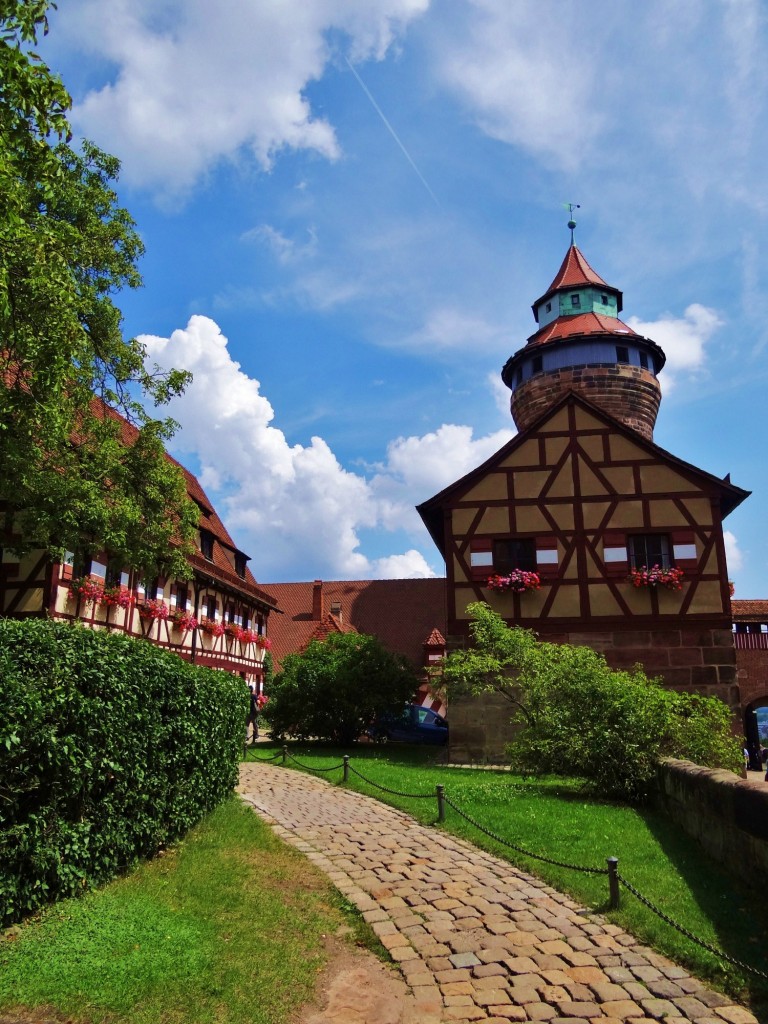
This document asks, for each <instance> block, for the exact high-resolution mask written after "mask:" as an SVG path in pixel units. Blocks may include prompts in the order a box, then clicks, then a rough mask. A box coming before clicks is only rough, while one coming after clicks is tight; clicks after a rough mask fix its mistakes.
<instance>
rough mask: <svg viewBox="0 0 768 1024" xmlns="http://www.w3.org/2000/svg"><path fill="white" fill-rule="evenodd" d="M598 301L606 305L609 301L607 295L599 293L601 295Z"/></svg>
mask: <svg viewBox="0 0 768 1024" xmlns="http://www.w3.org/2000/svg"><path fill="white" fill-rule="evenodd" d="M600 301H601V302H602V304H603V305H604V306H607V305H608V301H609V300H608V296H607V295H601V296H600Z"/></svg>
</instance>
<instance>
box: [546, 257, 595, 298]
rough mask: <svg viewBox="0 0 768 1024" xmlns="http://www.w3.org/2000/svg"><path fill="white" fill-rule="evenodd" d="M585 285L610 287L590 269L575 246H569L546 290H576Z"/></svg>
mask: <svg viewBox="0 0 768 1024" xmlns="http://www.w3.org/2000/svg"><path fill="white" fill-rule="evenodd" d="M585 284H597V285H603V286H605V287H606V288H609V287H610V285H609V284H608V282H607V281H604V280H603V279H602V277H600V275H599V274H597V273H595V271H594V270H593V269H592V267H590V265H589V264H588V263H587V261H586V260H585V259H584V256H583V254H582V253H581V251H580V250H579V249H577V247H576V246H575V245H571V246H570V248H569V249H568V252H567V253H566V254H565V259H564V260H563V262H562V264H561V266H560V269H559V270H558V272H557V273H556V274H555V279H554V281H553V282H552V284H551V285H550V286H549V288H548V289H547V294H549V292H554V291H557V289H558V288H578V287H580V286H581V285H585Z"/></svg>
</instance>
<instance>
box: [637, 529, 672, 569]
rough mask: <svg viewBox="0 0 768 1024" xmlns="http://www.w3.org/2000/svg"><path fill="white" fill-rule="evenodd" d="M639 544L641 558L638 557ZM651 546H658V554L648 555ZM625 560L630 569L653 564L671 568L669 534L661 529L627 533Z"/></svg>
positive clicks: (650, 566)
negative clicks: (653, 531) (651, 531)
mask: <svg viewBox="0 0 768 1024" xmlns="http://www.w3.org/2000/svg"><path fill="white" fill-rule="evenodd" d="M639 545H642V548H643V552H642V554H643V560H640V559H639V558H638V547H639ZM651 546H657V547H658V551H659V553H658V556H657V555H652V556H651V557H649V555H651ZM627 560H628V562H629V568H630V570H632V569H642V568H643V567H645V568H647V569H651V568H653V566H654V565H658V566H660V567H661V568H662V569H670V568H672V566H673V565H674V559H673V555H672V538H671V536H670V534H669V533H665V532H662V531H659V532H657V533H629V534H627Z"/></svg>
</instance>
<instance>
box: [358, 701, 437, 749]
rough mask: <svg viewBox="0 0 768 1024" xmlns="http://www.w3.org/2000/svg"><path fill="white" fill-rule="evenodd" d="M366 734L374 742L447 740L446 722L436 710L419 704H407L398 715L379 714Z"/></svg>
mask: <svg viewBox="0 0 768 1024" xmlns="http://www.w3.org/2000/svg"><path fill="white" fill-rule="evenodd" d="M366 734H367V735H368V736H370V738H371V739H372V740H375V742H376V743H387V742H388V741H389V740H398V741H400V742H403V743H435V744H443V743H447V742H448V723H447V722H446V720H445V719H444V718H443V717H442V715H438V714H437V712H435V711H431V710H430V709H429V708H423V707H421V705H419V704H408V705H406V707H405V708H403V712H402V714H400V715H397V714H387V715H381V716H380V717H379V718H377V719H376V721H375V722H374V723H373V725H371V726H370V727H369V728H368V729H367V731H366Z"/></svg>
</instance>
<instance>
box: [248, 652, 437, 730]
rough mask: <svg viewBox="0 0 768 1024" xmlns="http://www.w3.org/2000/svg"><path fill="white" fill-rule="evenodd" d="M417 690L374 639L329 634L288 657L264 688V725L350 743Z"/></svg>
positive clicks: (405, 669)
mask: <svg viewBox="0 0 768 1024" xmlns="http://www.w3.org/2000/svg"><path fill="white" fill-rule="evenodd" d="M417 687H418V681H417V679H416V676H415V673H414V671H413V669H412V668H411V667H410V665H409V664H408V662H407V660H406V659H405V658H404V657H402V656H400V655H396V654H392V653H390V652H389V651H388V650H387V649H386V648H385V647H384V646H383V645H382V644H381V643H380V642H379V641H378V640H377V639H376V637H373V636H367V635H366V634H364V633H332V634H331V635H330V636H329V637H328V639H327V640H323V641H320V640H313V641H312V642H311V643H310V644H309V646H308V647H307V649H306V650H305V651H304V652H303V653H302V654H289V655H288V656H287V657H286V658H285V660H284V661H283V667H282V671H281V672H279V673H278V675H277V676H276V677H275V679H274V680H273V681H272V682H271V684H268V685H267V687H266V688H265V692H266V694H267V696H268V697H269V715H268V717H269V721H270V724H271V725H272V729H273V731H274V732H275V733H276V734H277V735H285V734H286V733H287V734H290V735H292V736H296V737H298V738H299V739H306V738H308V737H310V736H312V737H317V738H319V739H328V740H333V741H334V742H336V743H340V744H343V745H347V744H349V743H353V742H354V741H355V740H356V739H357V738H358V736H360V735H361V733H362V732H363V731H364V730H365V728H366V726H367V725H369V724H370V722H372V721H373V719H374V718H376V716H377V715H379V714H383V713H385V712H389V711H396V710H399V709H400V708H402V707H403V705H404V704H406V703H407V702H408V701H409V700H410V699H411V698H412V697H413V695H414V693H415V692H416V689H417Z"/></svg>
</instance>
